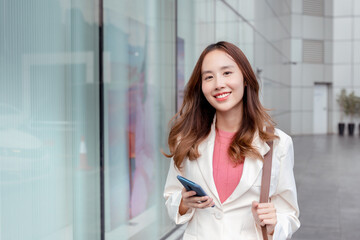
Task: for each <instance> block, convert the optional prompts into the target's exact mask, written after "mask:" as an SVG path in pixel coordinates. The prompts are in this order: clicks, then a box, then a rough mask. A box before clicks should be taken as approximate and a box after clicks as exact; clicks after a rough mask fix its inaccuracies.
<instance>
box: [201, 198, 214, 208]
mask: <svg viewBox="0 0 360 240" xmlns="http://www.w3.org/2000/svg"><path fill="white" fill-rule="evenodd" d="M212 202H213V200H212V199H211V198H209V199H208V200H206V201H205V202H203V203H199V204H198V208H207V207H209V206H210V204H211V203H212Z"/></svg>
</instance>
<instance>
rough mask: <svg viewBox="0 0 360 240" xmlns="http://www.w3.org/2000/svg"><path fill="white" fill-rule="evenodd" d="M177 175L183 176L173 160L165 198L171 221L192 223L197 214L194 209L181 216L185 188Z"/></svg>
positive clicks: (166, 184)
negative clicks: (180, 209)
mask: <svg viewBox="0 0 360 240" xmlns="http://www.w3.org/2000/svg"><path fill="white" fill-rule="evenodd" d="M177 175H183V174H182V173H181V172H180V171H179V169H177V168H176V167H175V163H174V161H173V159H171V163H170V167H169V173H168V176H167V179H166V183H165V189H164V198H165V205H166V208H167V212H168V214H169V217H170V219H171V220H173V221H174V222H175V224H184V223H187V222H188V221H190V219H191V218H192V217H193V215H194V213H195V209H194V208H190V209H189V210H188V211H187V212H186V213H185V214H184V215H180V213H179V206H180V202H181V197H182V196H181V191H182V189H183V186H182V185H181V183H180V182H179V180H178V179H177Z"/></svg>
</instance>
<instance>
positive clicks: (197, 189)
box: [177, 175, 207, 197]
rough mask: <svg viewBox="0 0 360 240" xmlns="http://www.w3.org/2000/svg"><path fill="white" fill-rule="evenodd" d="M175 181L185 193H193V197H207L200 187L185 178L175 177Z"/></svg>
mask: <svg viewBox="0 0 360 240" xmlns="http://www.w3.org/2000/svg"><path fill="white" fill-rule="evenodd" d="M177 179H179V181H180V182H181V184H182V185H183V186H184V187H185V189H186V191H195V192H196V195H195V196H194V197H203V196H207V194H206V193H205V191H204V190H203V189H202V187H200V185H198V184H196V183H194V182H192V181H190V180H189V179H187V178H184V177H182V176H180V175H178V176H177Z"/></svg>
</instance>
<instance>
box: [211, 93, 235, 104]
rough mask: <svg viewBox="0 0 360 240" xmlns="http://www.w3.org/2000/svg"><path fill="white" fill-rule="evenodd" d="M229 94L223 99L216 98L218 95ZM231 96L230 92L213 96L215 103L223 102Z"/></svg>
mask: <svg viewBox="0 0 360 240" xmlns="http://www.w3.org/2000/svg"><path fill="white" fill-rule="evenodd" d="M228 93H229V95H227V96H225V97H223V98H216V97H217V96H219V95H222V94H228ZM230 95H231V92H222V93H218V94H215V95H214V98H215V99H216V101H220V102H221V101H225V100H226V99H228V98H229V96H230Z"/></svg>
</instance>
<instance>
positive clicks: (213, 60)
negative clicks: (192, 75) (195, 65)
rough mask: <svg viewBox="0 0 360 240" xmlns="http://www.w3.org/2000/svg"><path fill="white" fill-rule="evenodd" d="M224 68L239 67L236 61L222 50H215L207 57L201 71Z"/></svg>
mask: <svg viewBox="0 0 360 240" xmlns="http://www.w3.org/2000/svg"><path fill="white" fill-rule="evenodd" d="M223 66H234V67H237V64H236V62H235V61H234V59H233V58H232V57H231V56H230V55H229V54H227V53H226V52H224V51H222V50H218V49H216V50H213V51H211V52H209V53H208V54H206V55H205V57H204V60H203V63H202V66H201V70H202V71H206V70H210V69H208V68H221V67H223Z"/></svg>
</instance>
